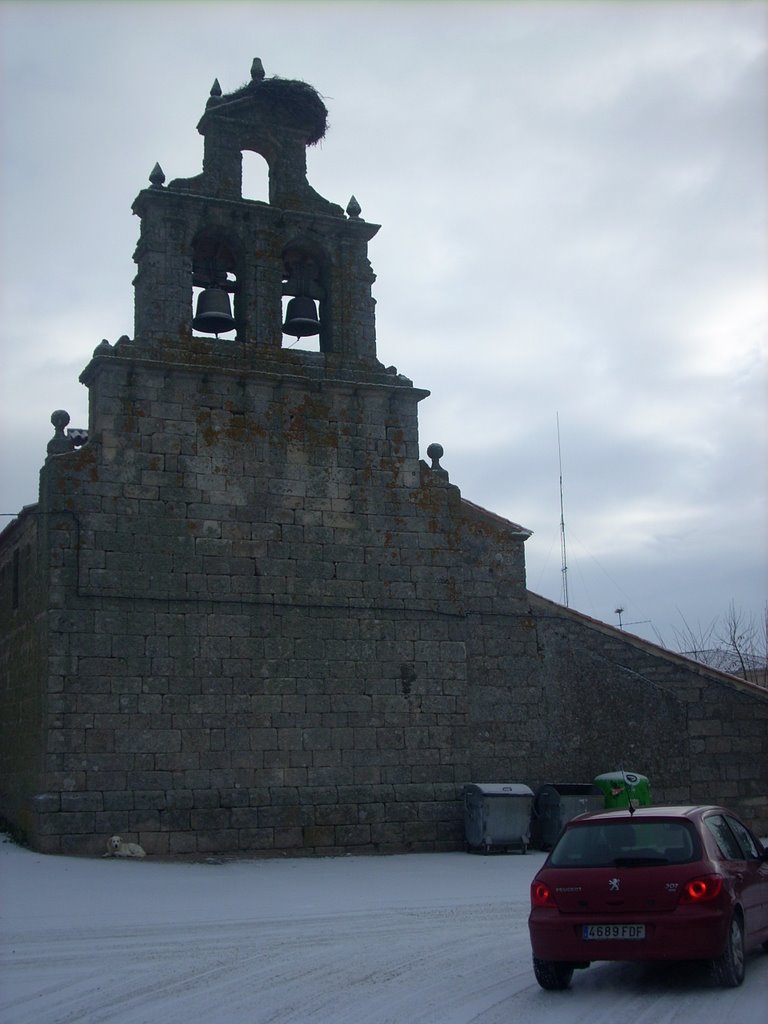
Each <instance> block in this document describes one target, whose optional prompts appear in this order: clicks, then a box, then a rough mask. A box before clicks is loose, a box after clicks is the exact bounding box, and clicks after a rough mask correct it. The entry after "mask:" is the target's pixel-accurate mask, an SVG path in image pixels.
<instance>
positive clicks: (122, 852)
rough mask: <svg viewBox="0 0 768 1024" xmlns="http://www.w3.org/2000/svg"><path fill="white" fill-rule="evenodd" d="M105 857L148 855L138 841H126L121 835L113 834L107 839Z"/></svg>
mask: <svg viewBox="0 0 768 1024" xmlns="http://www.w3.org/2000/svg"><path fill="white" fill-rule="evenodd" d="M104 856H105V857H146V856H147V855H146V853H145V852H144V850H143V848H142V847H141V846H139V844H138V843H124V842H123V840H122V839H121V838H120V836H112V838H111V839H108V840H107V852H106V853H105V854H104Z"/></svg>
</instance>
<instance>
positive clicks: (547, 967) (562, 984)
mask: <svg viewBox="0 0 768 1024" xmlns="http://www.w3.org/2000/svg"><path fill="white" fill-rule="evenodd" d="M533 973H534V974H535V975H536V981H538V983H539V984H540V985H541V987H542V988H544V989H546V990H547V992H561V991H562V990H563V989H564V988H568V986H569V985H570V983H571V978H572V977H573V966H572V965H571V964H569V963H562V962H561V961H559V960H539V959H538V957H534V958H533Z"/></svg>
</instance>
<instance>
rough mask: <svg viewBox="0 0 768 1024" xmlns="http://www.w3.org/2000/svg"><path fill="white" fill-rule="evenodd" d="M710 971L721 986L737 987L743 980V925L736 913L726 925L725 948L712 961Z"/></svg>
mask: <svg viewBox="0 0 768 1024" xmlns="http://www.w3.org/2000/svg"><path fill="white" fill-rule="evenodd" d="M712 973H713V975H714V978H715V981H716V982H717V984H718V985H720V986H722V988H738V986H739V985H740V984H741V983H742V981H744V926H743V925H742V923H741V918H740V917H739V915H738V914H734V915H733V917H732V918H731V923H730V925H729V926H728V940H727V941H726V944H725V950H724V951H723V953H722V954H721V955H720V956H718V957H717V958H716V959H714V960H713V961H712Z"/></svg>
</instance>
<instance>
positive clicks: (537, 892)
mask: <svg viewBox="0 0 768 1024" xmlns="http://www.w3.org/2000/svg"><path fill="white" fill-rule="evenodd" d="M531 906H532V907H555V906H557V904H556V903H555V898H554V896H553V895H552V890H551V889H550V888H549V886H548V885H544V883H543V882H536V881H534V882H532V883H531Z"/></svg>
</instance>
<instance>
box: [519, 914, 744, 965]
mask: <svg viewBox="0 0 768 1024" xmlns="http://www.w3.org/2000/svg"><path fill="white" fill-rule="evenodd" d="M691 911H693V912H691ZM691 911H688V910H687V909H686V910H682V909H681V908H678V909H677V910H675V911H674V912H672V913H667V914H656V915H651V914H647V913H646V914H642V913H629V914H604V915H600V916H598V915H594V914H586V915H580V914H561V913H560V911H559V910H552V909H549V908H542V907H537V908H535V909H534V910H532V911H531V916H530V917H529V919H528V930H529V933H530V936H531V948H532V950H533V955H534V956H535V957H537V958H538V959H540V960H572V961H587V960H590V961H591V960H709V959H711V958H713V957H716V956H720V954H721V953H722V952H723V950H724V948H725V942H726V936H727V932H728V919H727V917H726V916H725V915H724V913H723V911H722V909H721V910H719V911H713V912H710V911H706V910H704V909H703V908H701V907H694V908H691ZM586 924H643V925H645V938H644V939H620V940H616V939H609V940H605V939H585V938H583V935H582V930H583V926H584V925H586Z"/></svg>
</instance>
